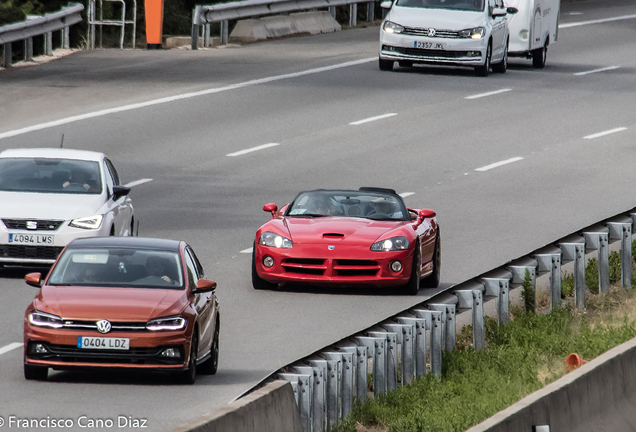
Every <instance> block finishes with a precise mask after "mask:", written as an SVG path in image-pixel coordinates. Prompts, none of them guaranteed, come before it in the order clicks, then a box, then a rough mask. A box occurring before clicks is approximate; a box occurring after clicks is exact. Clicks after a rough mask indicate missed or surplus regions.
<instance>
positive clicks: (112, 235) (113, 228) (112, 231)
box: [110, 225, 115, 237]
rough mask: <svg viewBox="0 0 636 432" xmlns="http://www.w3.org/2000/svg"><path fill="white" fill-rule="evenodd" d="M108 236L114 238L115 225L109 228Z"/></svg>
mask: <svg viewBox="0 0 636 432" xmlns="http://www.w3.org/2000/svg"><path fill="white" fill-rule="evenodd" d="M110 236H111V237H115V225H113V226H112V227H110Z"/></svg>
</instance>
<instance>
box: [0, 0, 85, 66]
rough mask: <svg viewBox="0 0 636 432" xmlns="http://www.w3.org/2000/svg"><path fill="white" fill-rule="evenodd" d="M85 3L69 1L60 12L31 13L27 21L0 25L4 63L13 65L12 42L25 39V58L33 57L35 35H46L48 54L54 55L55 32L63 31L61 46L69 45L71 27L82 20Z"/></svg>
mask: <svg viewBox="0 0 636 432" xmlns="http://www.w3.org/2000/svg"><path fill="white" fill-rule="evenodd" d="M83 10H84V5H82V4H80V3H69V5H68V6H66V7H63V8H62V10H61V11H59V12H53V13H48V14H46V15H44V16H34V15H30V16H28V17H27V20H26V21H22V22H19V23H15V24H9V25H6V26H2V27H0V45H3V46H4V49H3V57H4V61H3V65H4V67H11V64H12V62H11V56H12V50H11V43H12V42H16V41H20V40H23V41H25V50H24V52H25V55H24V57H25V60H27V61H29V60H32V59H33V37H35V36H40V35H44V39H45V41H44V52H45V54H46V55H49V56H50V55H53V32H54V31H61V32H62V38H61V41H62V43H61V46H62V47H63V48H68V47H69V28H70V26H72V25H73V24H77V23H78V22H81V21H82V16H81V12H82V11H83Z"/></svg>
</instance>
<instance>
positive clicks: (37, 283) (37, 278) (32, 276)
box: [24, 273, 42, 288]
mask: <svg viewBox="0 0 636 432" xmlns="http://www.w3.org/2000/svg"><path fill="white" fill-rule="evenodd" d="M24 281H25V282H26V283H27V285H31V286H33V287H36V288H41V287H42V273H29V274H28V275H26V276H25V277H24Z"/></svg>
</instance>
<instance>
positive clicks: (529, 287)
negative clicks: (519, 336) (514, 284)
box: [521, 269, 535, 313]
mask: <svg viewBox="0 0 636 432" xmlns="http://www.w3.org/2000/svg"><path fill="white" fill-rule="evenodd" d="M521 298H522V299H523V306H524V308H525V311H526V312H527V313H534V312H535V310H534V305H535V301H534V284H533V283H532V277H531V276H530V272H529V271H528V269H526V274H525V276H524V278H523V282H522V283H521Z"/></svg>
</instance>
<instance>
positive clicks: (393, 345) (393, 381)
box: [369, 331, 398, 391]
mask: <svg viewBox="0 0 636 432" xmlns="http://www.w3.org/2000/svg"><path fill="white" fill-rule="evenodd" d="M369 336H371V337H379V338H384V339H385V341H386V362H385V368H384V375H385V376H386V391H391V390H396V389H397V369H398V368H397V333H394V332H386V331H370V332H369Z"/></svg>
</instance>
